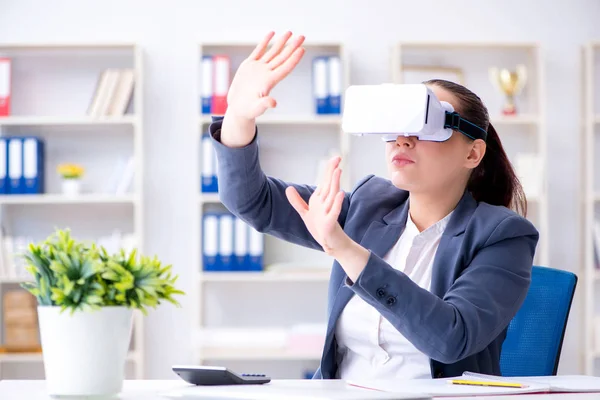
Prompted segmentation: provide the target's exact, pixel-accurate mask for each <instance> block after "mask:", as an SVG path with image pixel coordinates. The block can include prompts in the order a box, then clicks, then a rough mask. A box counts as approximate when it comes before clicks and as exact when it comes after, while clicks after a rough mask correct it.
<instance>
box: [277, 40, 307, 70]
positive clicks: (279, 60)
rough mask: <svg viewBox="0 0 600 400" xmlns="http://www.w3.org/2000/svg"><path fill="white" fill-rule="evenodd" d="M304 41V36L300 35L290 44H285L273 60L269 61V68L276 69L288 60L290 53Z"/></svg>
mask: <svg viewBox="0 0 600 400" xmlns="http://www.w3.org/2000/svg"><path fill="white" fill-rule="evenodd" d="M303 42H304V36H298V37H297V38H295V39H294V40H293V41H292V42H291V43H290V44H288V45H287V46H285V48H284V49H283V51H282V52H281V53H280V54H279V55H278V56H277V57H275V58H273V59H272V60H271V61H269V63H268V65H269V68H271V69H275V68H277V67H279V66H280V65H281V64H283V62H284V61H285V60H287V59H288V58H289V57H290V55H292V53H293V52H294V51H295V50H296V49H297V48H298V47H300V45H301V44H302V43H303Z"/></svg>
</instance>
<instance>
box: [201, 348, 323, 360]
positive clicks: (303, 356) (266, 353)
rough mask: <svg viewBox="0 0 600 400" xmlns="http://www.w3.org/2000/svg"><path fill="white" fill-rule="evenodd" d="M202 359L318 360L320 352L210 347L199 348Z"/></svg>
mask: <svg viewBox="0 0 600 400" xmlns="http://www.w3.org/2000/svg"><path fill="white" fill-rule="evenodd" d="M200 355H201V358H202V359H203V360H221V361H224V360H230V361H231V360H236V361H243V360H252V361H257V360H259V361H277V360H283V361H285V360H311V361H318V360H320V359H321V354H320V353H318V354H316V353H315V354H310V353H306V352H298V351H294V352H291V351H289V350H287V349H285V348H260V347H258V348H248V349H245V348H238V349H236V348H211V347H204V348H201V349H200Z"/></svg>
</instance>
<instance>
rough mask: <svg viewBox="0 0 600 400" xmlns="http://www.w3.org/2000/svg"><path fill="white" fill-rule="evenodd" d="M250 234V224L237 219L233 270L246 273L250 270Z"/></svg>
mask: <svg viewBox="0 0 600 400" xmlns="http://www.w3.org/2000/svg"><path fill="white" fill-rule="evenodd" d="M248 233H249V227H248V224H246V222H244V221H243V220H242V219H240V218H238V217H236V218H235V226H234V235H235V244H234V247H233V253H234V267H233V268H232V269H233V270H235V271H246V270H247V269H248V263H249V261H250V253H249V251H248Z"/></svg>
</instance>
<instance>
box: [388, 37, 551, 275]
mask: <svg viewBox="0 0 600 400" xmlns="http://www.w3.org/2000/svg"><path fill="white" fill-rule="evenodd" d="M518 64H523V65H525V66H526V68H527V81H526V84H525V87H524V89H523V91H522V93H521V94H520V95H518V96H517V97H516V108H517V114H516V115H503V114H502V113H501V109H502V106H503V103H504V95H503V94H502V93H501V92H500V91H498V90H496V89H495V87H494V86H493V84H492V82H491V80H490V77H489V68H490V67H498V68H507V69H509V70H514V69H515V67H516V66H517V65H518ZM391 69H392V70H391V76H392V80H393V82H396V83H401V82H404V83H419V82H422V81H423V80H426V79H430V78H442V79H450V80H459V81H462V83H463V84H464V85H465V86H466V87H468V88H469V89H471V90H472V91H473V92H475V93H476V94H477V95H478V96H479V97H481V98H482V99H483V101H484V103H485V104H486V106H487V108H488V111H489V114H490V120H491V123H492V124H493V125H494V128H496V131H497V132H498V135H499V136H500V139H501V140H502V144H503V146H504V149H505V151H506V153H507V155H508V157H509V159H510V160H511V162H512V163H513V166H515V168H516V165H515V161H516V157H517V154H518V153H519V152H527V153H533V154H537V155H538V156H539V157H540V159H541V164H542V172H543V173H542V176H541V177H540V178H539V179H541V181H542V182H541V189H540V190H539V193H536V194H533V193H531V192H530V193H531V194H529V193H528V187H527V185H524V186H525V187H524V189H525V192H526V195H527V208H528V218H529V219H530V220H531V221H532V222H533V223H534V224H535V226H536V227H537V229H538V230H539V232H540V241H539V243H538V247H537V251H536V258H535V260H534V263H535V264H538V265H545V266H549V265H548V264H549V247H548V238H549V227H548V193H547V168H546V165H547V154H546V151H547V144H546V126H545V121H546V118H545V103H544V102H545V100H544V99H545V80H544V65H543V61H542V50H541V48H540V47H539V45H538V44H537V43H498V42H473V43H467V42H399V43H396V44H395V46H394V47H393V49H392V57H391ZM516 172H517V174H519V171H516ZM536 180H537V179H536Z"/></svg>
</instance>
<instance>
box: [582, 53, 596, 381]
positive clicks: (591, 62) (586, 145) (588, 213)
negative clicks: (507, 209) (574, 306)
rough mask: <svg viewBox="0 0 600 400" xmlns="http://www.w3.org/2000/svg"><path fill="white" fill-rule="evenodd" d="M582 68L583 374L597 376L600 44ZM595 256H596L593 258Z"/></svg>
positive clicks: (584, 54)
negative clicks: (596, 227)
mask: <svg viewBox="0 0 600 400" xmlns="http://www.w3.org/2000/svg"><path fill="white" fill-rule="evenodd" d="M582 67H583V68H582V69H583V76H582V78H583V92H582V94H583V113H582V117H583V121H582V122H583V124H582V127H583V140H582V141H581V145H582V147H581V156H582V157H581V159H582V162H581V165H580V167H581V174H582V178H583V179H582V186H581V188H582V193H581V197H580V199H581V205H582V207H581V209H582V210H583V211H582V213H581V218H582V220H581V226H582V227H583V232H582V236H583V238H582V240H581V243H582V249H581V250H582V251H581V254H582V256H581V258H582V260H581V262H582V264H583V266H584V271H583V276H582V278H583V279H582V284H583V285H582V287H583V290H584V294H585V297H584V304H585V307H584V309H585V313H584V318H583V335H584V342H583V343H584V346H583V363H584V373H585V374H590V375H596V374H597V373H598V360H599V359H600V340H599V339H600V310H599V309H598V288H599V287H600V269H599V265H598V261H596V258H597V257H600V230H597V229H595V226H598V227H600V225H598V224H599V223H600V174H599V173H598V171H600V170H599V167H598V164H597V161H596V160H597V159H598V157H599V154H600V101H599V99H600V42H598V41H596V42H589V43H587V44H586V45H585V46H583V49H582ZM595 253H597V254H598V255H596V256H595Z"/></svg>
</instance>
